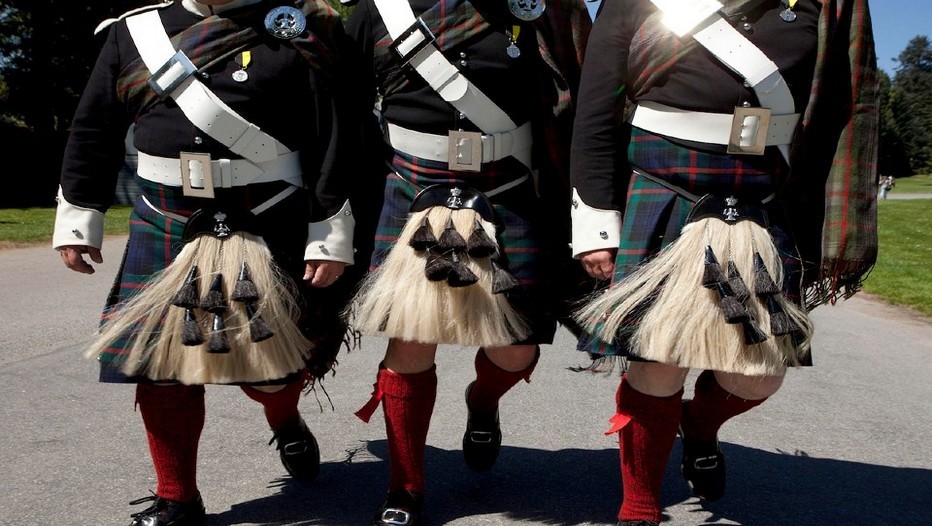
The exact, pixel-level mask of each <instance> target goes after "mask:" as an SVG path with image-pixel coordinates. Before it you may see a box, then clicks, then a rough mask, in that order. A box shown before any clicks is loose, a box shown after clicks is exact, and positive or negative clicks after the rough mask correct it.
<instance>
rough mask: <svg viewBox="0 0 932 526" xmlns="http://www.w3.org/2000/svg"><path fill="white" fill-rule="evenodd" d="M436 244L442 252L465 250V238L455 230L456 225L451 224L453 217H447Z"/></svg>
mask: <svg viewBox="0 0 932 526" xmlns="http://www.w3.org/2000/svg"><path fill="white" fill-rule="evenodd" d="M438 246H439V247H440V250H443V251H444V252H451V251H452V252H463V251H465V250H466V240H465V239H463V236H462V235H461V234H460V233H459V232H457V231H456V227H455V226H454V225H453V217H450V218H449V219H447V224H446V226H444V227H443V232H442V233H441V234H440V242H439V243H438Z"/></svg>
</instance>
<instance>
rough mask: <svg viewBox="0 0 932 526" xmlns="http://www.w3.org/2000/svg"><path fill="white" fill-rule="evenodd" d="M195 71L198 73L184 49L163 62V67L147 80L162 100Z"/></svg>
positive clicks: (169, 95)
mask: <svg viewBox="0 0 932 526" xmlns="http://www.w3.org/2000/svg"><path fill="white" fill-rule="evenodd" d="M195 73H197V67H196V66H195V65H194V64H193V63H192V62H191V59H189V58H188V56H187V55H185V54H184V51H179V52H177V53H175V54H174V55H172V57H171V58H170V59H168V60H167V61H166V62H165V63H164V64H162V67H160V68H159V69H158V70H156V72H155V73H153V74H152V76H151V77H149V80H147V81H146V82H147V83H148V84H149V87H150V88H152V90H153V91H155V94H156V95H158V97H159V99H160V100H165V99H167V98H169V97H171V95H172V93H173V92H174V91H175V90H176V89H178V86H180V85H181V84H182V83H183V82H184V81H186V80H188V77H190V76H191V75H193V74H195ZM163 81H164V85H163V83H162V82H163Z"/></svg>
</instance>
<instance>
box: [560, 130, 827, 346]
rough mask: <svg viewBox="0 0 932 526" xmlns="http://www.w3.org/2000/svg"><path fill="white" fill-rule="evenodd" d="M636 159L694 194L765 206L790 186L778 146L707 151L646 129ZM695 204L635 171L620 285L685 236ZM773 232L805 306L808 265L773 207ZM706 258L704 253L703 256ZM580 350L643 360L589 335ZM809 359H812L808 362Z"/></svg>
mask: <svg viewBox="0 0 932 526" xmlns="http://www.w3.org/2000/svg"><path fill="white" fill-rule="evenodd" d="M628 161H629V163H630V164H631V166H632V167H633V168H636V169H637V170H639V171H642V172H646V173H647V174H649V175H651V176H653V177H655V178H657V179H660V180H662V181H664V182H666V183H668V184H670V185H672V186H675V187H677V188H680V189H682V190H685V191H686V192H689V193H691V194H693V195H697V196H700V197H701V196H703V195H706V194H714V195H719V196H728V195H737V196H740V197H743V198H744V199H747V200H757V201H760V200H762V199H764V198H766V197H768V196H770V195H771V194H772V193H774V192H775V191H776V190H777V189H778V187H779V185H780V184H781V183H782V182H783V181H784V180H785V177H786V172H787V166H786V163H785V161H784V160H783V157H782V156H781V155H780V153H779V152H778V151H777V150H776V148H768V150H767V152H766V154H765V155H763V156H748V155H745V156H737V155H731V154H727V153H724V152H721V153H718V152H709V151H702V150H699V149H696V148H691V147H687V146H685V145H683V144H678V143H674V142H672V141H670V140H668V139H666V138H664V137H661V136H658V135H653V134H651V133H649V132H646V131H643V130H640V129H638V128H631V141H630V143H629V146H628ZM693 204H694V203H693V202H692V201H690V200H689V199H687V198H685V197H684V196H682V195H680V194H678V193H677V192H674V191H673V190H670V189H669V188H666V187H664V186H663V185H661V184H659V183H657V182H655V181H651V180H649V179H647V178H645V177H643V176H640V175H639V174H638V173H637V171H634V170H632V173H631V177H630V183H629V185H628V189H627V196H626V198H625V209H624V214H623V218H622V226H621V238H620V241H619V246H618V254H617V256H616V257H615V273H614V275H613V276H612V282H613V283H614V282H616V281H619V280H621V279H622V278H624V277H625V276H626V275H627V274H628V273H630V272H631V271H632V270H633V269H634V268H635V267H637V266H638V265H639V264H641V263H643V262H645V261H647V260H649V259H650V258H651V257H652V256H654V255H656V254H657V253H658V252H659V251H660V250H662V249H663V248H665V247H667V246H668V245H670V244H671V243H673V242H674V241H676V239H677V238H678V237H679V236H680V231H681V230H682V229H683V226H685V225H686V219H687V216H688V215H689V212H690V210H692V207H693ZM765 209H766V210H767V212H768V218H769V221H770V225H769V227H768V230H769V232H770V235H771V237H772V239H773V241H774V244H775V245H776V247H777V249H778V251H779V253H780V255H781V259H782V261H783V271H784V276H785V277H784V282H783V291H782V292H783V294H784V296H785V297H786V298H787V299H790V300H792V301H794V302H797V303H798V302H799V301H800V286H801V280H802V264H801V261H800V257H799V252H798V251H797V249H796V245H795V242H794V241H793V239H791V237H790V234H789V229H788V228H787V221H786V217H785V213H784V211H783V210H782V209H781V208H780V207H779V204H774V203H773V202H771V203H769V204H768V205H767V206H766V207H765ZM699 257H701V255H700V256H699ZM577 349H578V350H580V351H584V352H587V353H589V354H590V356H591V357H592V358H593V359H598V358H600V357H608V356H621V357H625V358H627V359H631V360H635V361H637V360H642V359H641V358H640V357H639V356H637V355H635V354H632V353H629V350H628V349H627V348H626V347H624V346H623V345H614V344H609V343H607V342H604V341H601V340H598V339H597V338H593V337H591V336H589V335H587V334H583V335H582V337H581V338H580V339H579V342H578V345H577ZM809 356H810V355H807V356H806V361H807V362H806V363H803V365H811V363H809V362H808V360H809Z"/></svg>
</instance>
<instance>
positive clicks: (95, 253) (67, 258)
mask: <svg viewBox="0 0 932 526" xmlns="http://www.w3.org/2000/svg"><path fill="white" fill-rule="evenodd" d="M58 253H59V254H61V259H62V261H64V263H65V266H66V267H68V268H70V269H71V270H73V271H75V272H80V273H81V274H93V273H94V267H93V266H91V264H90V263H88V262H87V261H84V254H87V255H88V256H90V258H91V261H93V262H94V263H103V262H104V258H103V256H101V255H100V249H99V248H95V247H89V246H85V245H65V246H63V247H58Z"/></svg>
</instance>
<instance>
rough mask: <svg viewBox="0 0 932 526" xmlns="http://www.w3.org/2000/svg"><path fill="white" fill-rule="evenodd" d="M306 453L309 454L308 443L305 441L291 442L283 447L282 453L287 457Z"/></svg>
mask: <svg viewBox="0 0 932 526" xmlns="http://www.w3.org/2000/svg"><path fill="white" fill-rule="evenodd" d="M305 452H307V442H305V441H303V440H300V441H298V442H289V443H287V444H284V445H283V446H282V453H284V454H286V455H303V454H304V453H305Z"/></svg>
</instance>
